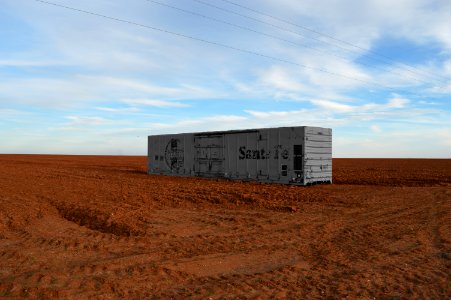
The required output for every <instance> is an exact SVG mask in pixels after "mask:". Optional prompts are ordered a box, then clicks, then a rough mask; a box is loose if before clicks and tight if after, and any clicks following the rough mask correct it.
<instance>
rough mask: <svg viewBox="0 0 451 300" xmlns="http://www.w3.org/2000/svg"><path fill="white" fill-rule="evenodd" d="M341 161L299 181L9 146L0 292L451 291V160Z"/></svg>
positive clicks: (0, 184)
mask: <svg viewBox="0 0 451 300" xmlns="http://www.w3.org/2000/svg"><path fill="white" fill-rule="evenodd" d="M333 164H334V166H333V168H334V184H333V185H318V186H313V187H295V186H284V185H277V184H259V183H251V182H233V181H225V180H208V179H198V178H175V177H166V176H149V175H147V174H146V158H145V157H108V156H104V157H102V156H38V155H0V298H10V297H11V298H24V297H31V298H39V297H42V298H49V297H55V298H56V297H57V298H69V299H81V298H83V299H86V298H95V299H116V298H136V299H143V298H148V299H149V298H150V299H151V298H156V299H158V298H177V299H186V298H194V299H209V298H211V299H237V298H238V299H240V298H242V299H248V298H254V299H266V298H275V299H283V298H289V299H312V298H313V299H317V298H329V299H330V298H332V299H336V298H338V299H341V298H347V299H356V298H357V299H374V298H376V299H411V298H414V299H417V298H420V299H428V298H430V299H446V298H448V299H449V298H450V296H451V287H450V282H451V280H450V279H451V278H450V277H451V276H450V255H451V254H450V248H451V247H450V246H451V244H450V242H451V230H450V229H451V228H450V227H451V160H407V159H405V160H404V159H334V161H333Z"/></svg>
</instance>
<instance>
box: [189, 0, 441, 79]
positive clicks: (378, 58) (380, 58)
mask: <svg viewBox="0 0 451 300" xmlns="http://www.w3.org/2000/svg"><path fill="white" fill-rule="evenodd" d="M193 1H195V2H198V3H201V4H203V5H206V6H210V7H213V8H215V9H218V10H221V11H225V12H227V13H230V14H234V15H237V16H240V17H243V18H246V19H249V20H253V21H256V22H259V23H262V24H266V25H269V26H271V27H274V28H277V29H280V30H283V31H286V32H290V33H294V34H296V35H298V36H301V37H304V38H308V39H311V40H314V41H317V42H320V43H324V44H328V45H332V46H334V47H337V48H340V49H342V50H345V51H348V52H354V53H358V52H357V51H356V50H351V49H349V48H346V47H343V46H340V45H337V44H333V43H330V42H327V41H324V40H321V39H319V38H314V37H310V36H305V35H302V34H300V33H299V32H297V31H294V30H291V29H288V28H285V27H282V26H278V25H275V24H273V23H270V22H266V21H263V20H260V19H257V18H254V17H251V16H248V15H244V14H241V13H239V12H236V11H233V10H230V9H226V8H223V7H220V6H217V5H214V4H211V3H208V2H205V1H202V0H193ZM220 1H224V2H227V3H230V4H233V5H236V6H239V7H242V8H244V9H247V10H250V11H253V12H255V13H258V14H261V15H263V16H267V17H270V18H272V19H275V20H278V21H281V22H284V23H286V24H290V25H293V26H296V27H299V28H302V29H304V30H308V31H311V32H314V33H316V34H318V35H322V36H324V37H327V38H329V39H333V40H336V41H339V42H341V43H343V44H347V45H350V46H352V47H353V48H357V49H361V50H364V51H366V52H368V53H370V54H372V55H373V57H369V58H370V59H372V60H375V61H379V62H383V63H385V64H391V63H392V62H396V63H398V62H397V61H395V60H393V59H391V58H389V57H386V56H384V55H381V54H378V53H377V52H374V51H372V50H370V49H366V48H364V47H360V46H357V45H354V44H351V43H349V42H346V41H342V40H340V39H337V38H333V37H331V36H329V35H327V34H323V33H320V32H319V31H316V30H313V29H310V28H308V29H306V28H307V27H304V26H301V25H297V24H295V23H292V22H289V21H286V20H283V19H280V18H277V17H274V16H272V15H269V14H266V13H263V12H260V11H258V10H255V9H252V8H249V7H247V6H244V5H241V4H238V3H235V2H232V1H227V0H220ZM400 65H401V66H403V68H404V69H405V70H406V71H408V72H410V73H413V74H416V75H421V76H424V75H426V74H430V75H429V76H431V75H432V76H434V77H435V80H440V81H441V82H443V83H448V80H450V79H449V78H446V77H443V76H440V75H437V74H434V73H431V72H427V71H423V70H420V69H418V68H415V67H413V66H408V65H406V64H404V63H400ZM415 70H418V71H420V72H422V73H420V72H417V71H415Z"/></svg>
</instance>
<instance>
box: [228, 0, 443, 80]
mask: <svg viewBox="0 0 451 300" xmlns="http://www.w3.org/2000/svg"><path fill="white" fill-rule="evenodd" d="M220 1H223V2H226V3H229V4H232V5H235V6H238V7H241V8H244V9H246V10H249V11H252V12H254V13H257V14H260V15H263V16H266V17H269V18H271V19H273V20H277V21H280V22H283V23H286V24H289V25H292V26H295V27H298V28H301V29H303V30H306V31H310V32H313V33H315V34H318V35H321V36H324V37H327V38H329V39H331V40H334V41H337V42H340V43H343V44H345V45H348V46H351V47H353V48H357V49H360V50H363V51H366V52H368V53H370V54H372V55H375V56H378V57H381V58H383V59H385V60H387V61H391V62H397V61H396V60H394V59H392V58H391V57H388V56H386V55H382V54H380V53H378V52H376V51H373V50H371V49H368V48H365V47H361V46H359V45H356V44H353V43H350V42H348V41H345V40H342V39H338V38H336V37H333V36H331V35H329V34H325V33H323V32H320V31H317V30H314V29H311V28H309V27H306V26H302V25H299V24H296V23H293V22H290V21H287V20H284V19H282V18H279V17H276V16H274V15H270V14H267V13H265V12H262V11H259V10H256V9H253V8H251V7H248V6H244V5H242V4H239V3H236V2H233V1H230V0H220ZM402 65H403V66H404V68H406V69H409V68H412V69H414V70H418V71H420V72H423V74H430V75H432V76H434V77H436V78H440V80H441V81H444V82H448V80H450V79H449V78H446V77H444V76H440V75H437V74H435V73H432V72H427V71H424V70H420V69H418V68H416V67H414V66H410V65H407V64H404V63H402Z"/></svg>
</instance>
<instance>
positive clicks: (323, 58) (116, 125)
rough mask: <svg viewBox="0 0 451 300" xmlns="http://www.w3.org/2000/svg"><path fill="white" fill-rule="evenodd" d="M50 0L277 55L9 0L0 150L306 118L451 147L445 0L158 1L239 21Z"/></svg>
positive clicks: (121, 0) (82, 146) (371, 153)
mask: <svg viewBox="0 0 451 300" xmlns="http://www.w3.org/2000/svg"><path fill="white" fill-rule="evenodd" d="M49 1H51V2H54V3H57V4H61V5H66V6H71V7H74V8H78V9H82V10H87V11H91V12H94V13H98V14H103V15H106V16H110V17H114V18H119V19H123V20H127V21H132V22H135V23H139V24H143V25H146V26H151V27H156V28H160V29H163V30H168V31H171V32H176V33H179V34H184V35H188V36H192V37H195V38H198V39H203V40H208V41H211V42H216V43H220V44H224V45H227V46H230V47H234V48H239V49H243V50H246V51H251V52H256V53H259V54H262V55H264V56H270V57H273V58H275V59H271V58H265V57H262V56H258V55H252V54H249V53H245V52H240V51H236V50H232V49H228V48H225V47H221V46H217V45H212V44H208V43H202V42H199V41H196V40H192V39H187V38H183V37H180V36H175V35H171V34H168V33H164V32H161V31H155V30H151V29H149V28H144V27H139V26H135V25H131V24H126V23H121V22H116V21H112V20H108V19H104V18H100V17H95V16H92V15H87V14H83V13H80V12H76V11H71V10H67V9H63V8H58V7H55V6H50V5H45V4H42V3H39V2H36V1H34V0H3V1H2V5H0V138H1V142H0V153H60V154H113V155H115V154H121V155H127V154H131V155H145V153H146V148H147V144H146V142H147V140H146V136H147V135H149V134H161V133H178V132H190V131H207V130H227V129H240V128H258V127H278V126H303V125H311V126H323V127H331V128H333V130H334V138H333V142H334V149H333V154H334V156H335V157H431V158H435V157H437V158H440V157H442V158H450V157H451V101H450V96H451V18H450V17H449V16H450V15H451V1H447V0H442V1H433V0H399V1H392V0H390V1H389V0H367V1H358V0H346V1H342V0H331V1H317V0H315V1H314V0H302V1H301V0H278V1H275V0H259V1H256V0H248V1H243V0H233V2H235V3H237V4H241V5H245V6H247V7H250V8H253V9H256V10H259V11H261V12H264V13H267V14H270V15H272V16H274V17H277V18H279V19H281V20H286V21H288V22H289V23H285V22H282V21H280V20H276V19H273V18H270V17H269V16H264V15H261V14H258V13H255V12H252V11H249V10H246V9H244V8H243V7H240V6H237V5H233V4H231V3H228V2H227V1H223V0H203V1H195V0H155V1H156V2H159V3H162V4H166V5H170V6H173V7H177V8H180V9H184V10H187V11H191V12H195V13H197V14H202V15H204V16H207V17H209V18H215V19H216V20H221V21H223V22H228V23H231V24H234V25H237V26H241V27H245V28H247V30H244V29H243V28H237V27H236V26H231V25H227V24H225V23H223V22H222V23H221V22H218V21H213V20H211V19H209V18H205V17H200V16H198V15H194V14H188V13H184V12H182V11H180V10H176V9H173V8H172V9H171V8H169V7H167V6H164V5H161V4H156V3H155V2H152V1H146V0H131V1H130V0H129V1H125V0H115V1H106V0H96V1H88V0H79V1H69V0H49ZM202 2H207V3H209V4H211V5H214V6H216V7H213V6H208V5H205V4H203V3H202ZM217 7H220V8H223V9H225V10H227V11H224V10H219V9H218V8H217ZM230 11H232V12H235V13H230ZM243 15H246V16H249V17H251V18H252V19H249V18H244V17H243ZM255 19H257V20H260V21H256V20H255ZM290 23H291V24H290ZM294 24H295V25H298V26H295V25H294ZM305 28H307V29H311V30H314V31H316V32H319V33H322V34H323V35H322V34H317V33H315V32H313V31H309V30H306V29H305ZM257 32H258V33H257ZM331 37H332V38H331ZM338 40H341V41H345V43H343V42H339V41H338ZM350 44H352V45H350ZM281 60H284V61H287V62H282V61H281ZM330 73H334V74H330Z"/></svg>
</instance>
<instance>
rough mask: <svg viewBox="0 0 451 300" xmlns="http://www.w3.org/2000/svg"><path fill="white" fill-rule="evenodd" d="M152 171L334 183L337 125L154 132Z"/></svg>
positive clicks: (150, 147)
mask: <svg viewBox="0 0 451 300" xmlns="http://www.w3.org/2000/svg"><path fill="white" fill-rule="evenodd" d="M148 173H149V174H162V175H180V176H202V177H212V178H230V179H240V180H257V181H263V182H277V183H290V184H301V185H307V184H313V183H332V129H330V128H321V127H308V126H300V127H281V128H262V129H252V130H231V131H215V132H197V133H181V134H166V135H153V136H149V137H148Z"/></svg>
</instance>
